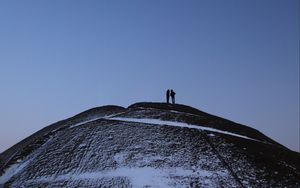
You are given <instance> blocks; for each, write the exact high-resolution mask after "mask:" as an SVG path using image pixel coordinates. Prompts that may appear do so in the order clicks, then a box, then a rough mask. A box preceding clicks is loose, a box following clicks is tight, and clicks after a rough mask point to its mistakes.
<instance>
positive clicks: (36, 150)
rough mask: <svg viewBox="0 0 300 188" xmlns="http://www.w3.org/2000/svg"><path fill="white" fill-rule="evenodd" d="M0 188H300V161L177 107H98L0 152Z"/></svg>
mask: <svg viewBox="0 0 300 188" xmlns="http://www.w3.org/2000/svg"><path fill="white" fill-rule="evenodd" d="M0 187H259V188H261V187H300V155H299V153H296V152H293V151H291V150H289V149H287V148H285V147H284V146H282V145H280V144H279V143H276V142H275V141H274V140H272V139H270V138H268V137H266V136H265V135H263V134H262V133H260V132H259V131H257V130H255V129H252V128H250V127H247V126H244V125H241V124H237V123H235V122H232V121H229V120H226V119H223V118H220V117H217V116H213V115H210V114H207V113H205V112H202V111H199V110H197V109H194V108H191V107H188V106H184V105H167V104H163V103H137V104H134V105H131V106H129V107H128V108H123V107H119V106H103V107H98V108H94V109H90V110H88V111H85V112H83V113H80V114H78V115H76V116H74V117H72V118H69V119H66V120H63V121H60V122H57V123H55V124H52V125H50V126H48V127H45V128H44V129H42V130H40V131H38V132H36V133H35V134H33V135H32V136H30V137H28V138H26V139H24V140H23V141H21V142H20V143H18V144H16V145H15V146H13V147H11V148H10V149H8V150H6V151H5V152H3V153H1V155H0Z"/></svg>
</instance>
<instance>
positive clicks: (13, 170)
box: [0, 161, 30, 185]
mask: <svg viewBox="0 0 300 188" xmlns="http://www.w3.org/2000/svg"><path fill="white" fill-rule="evenodd" d="M29 162H30V161H26V162H20V163H16V164H13V165H11V166H10V167H9V168H8V169H6V170H5V172H4V174H2V175H1V176H0V185H1V184H4V183H5V182H7V181H8V180H9V179H10V178H11V177H13V176H14V175H15V174H17V173H18V172H20V171H21V170H22V169H23V168H24V167H26V166H27V164H28V163H29Z"/></svg>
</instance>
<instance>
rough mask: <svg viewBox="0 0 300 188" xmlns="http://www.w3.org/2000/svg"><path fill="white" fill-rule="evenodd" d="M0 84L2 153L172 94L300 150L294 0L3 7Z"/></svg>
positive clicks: (79, 0)
mask: <svg viewBox="0 0 300 188" xmlns="http://www.w3.org/2000/svg"><path fill="white" fill-rule="evenodd" d="M0 85H1V92H0V104H1V106H0V114H1V116H0V117H1V118H0V126H1V131H0V143H1V145H0V152H2V151H4V150H5V149H7V148H8V147H10V146H12V145H13V144H15V143H17V142H18V141H20V140H22V139H24V138H26V137H27V136H29V135H30V134H32V133H34V132H36V131H38V130H39V129H41V128H43V127H45V126H47V125H49V124H51V123H54V122H56V121H59V120H61V119H64V118H68V117H70V116H72V115H75V114H77V113H79V112H82V111H83V110H86V109H89V108H92V107H95V106H102V105H106V104H115V105H120V106H125V107H126V106H128V105H130V104H132V103H135V102H140V101H155V102H161V101H164V100H165V98H164V97H165V90H166V89H167V88H173V89H174V90H175V91H176V93H177V101H178V102H179V103H182V104H186V105H190V106H193V107H196V108H198V109H200V110H203V111H206V112H208V113H212V114H214V115H218V116H221V117H224V118H227V119H230V120H233V121H236V122H239V123H242V124H246V125H248V126H251V127H253V128H255V129H258V130H259V131H261V132H263V133H264V134H266V135H267V136H269V137H271V138H272V139H274V140H276V141H278V142H280V143H281V144H283V145H285V146H287V147H288V148H290V149H292V150H296V151H299V116H298V114H299V1H298V0H251V1H247V0H239V1H236V0H227V1H223V0H206V1H205V0H197V1H196V0H195V1H177V0H165V1H158V0H152V1H133V0H132V1H121V0H120V1H114V0H113V1H108V0H103V1H92V0H89V1H84V0H64V1H59V0H52V1H38V0H28V1H14V0H13V1H8V0H7V1H0Z"/></svg>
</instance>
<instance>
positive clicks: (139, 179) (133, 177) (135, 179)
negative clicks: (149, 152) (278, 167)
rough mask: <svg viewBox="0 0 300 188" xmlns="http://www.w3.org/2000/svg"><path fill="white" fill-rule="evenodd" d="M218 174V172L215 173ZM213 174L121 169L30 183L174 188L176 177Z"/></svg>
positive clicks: (136, 168)
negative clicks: (114, 182) (119, 180)
mask: <svg viewBox="0 0 300 188" xmlns="http://www.w3.org/2000/svg"><path fill="white" fill-rule="evenodd" d="M214 173H216V172H214ZM217 173H218V174H219V175H221V176H226V175H228V174H227V173H225V172H221V171H220V172H217ZM212 175H213V172H210V171H206V170H198V171H192V170H187V169H183V168H178V167H177V168H169V169H157V168H152V167H131V168H130V167H121V168H117V169H115V170H107V171H99V172H86V173H77V174H76V173H69V174H63V175H59V176H45V177H40V178H38V179H33V180H29V181H28V182H31V183H32V182H34V183H37V182H39V183H45V182H55V181H66V180H68V181H70V180H97V179H101V178H115V177H123V178H128V179H129V180H130V182H131V184H132V187H145V186H153V187H172V185H171V184H172V179H173V178H174V177H175V178H176V177H179V176H180V177H190V176H194V177H211V176H212Z"/></svg>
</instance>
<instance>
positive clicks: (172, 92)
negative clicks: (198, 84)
mask: <svg viewBox="0 0 300 188" xmlns="http://www.w3.org/2000/svg"><path fill="white" fill-rule="evenodd" d="M175 94H176V93H175V92H174V91H173V89H171V90H170V89H168V90H167V92H166V97H167V103H168V104H169V100H170V96H171V98H172V104H175Z"/></svg>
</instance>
